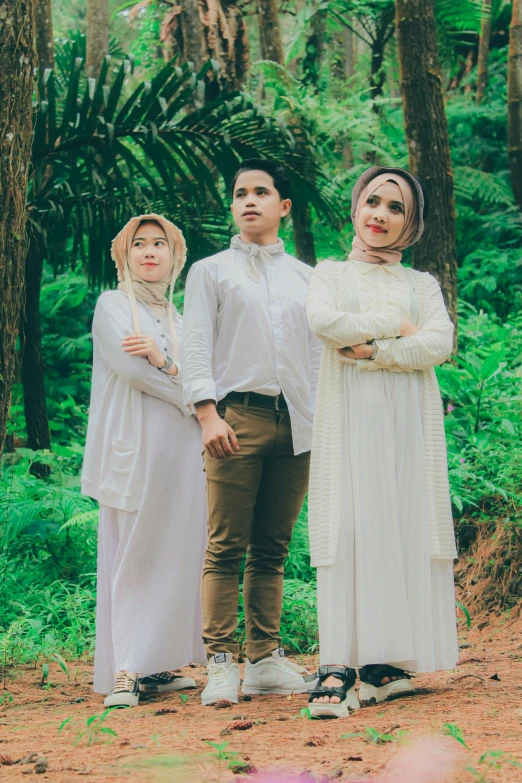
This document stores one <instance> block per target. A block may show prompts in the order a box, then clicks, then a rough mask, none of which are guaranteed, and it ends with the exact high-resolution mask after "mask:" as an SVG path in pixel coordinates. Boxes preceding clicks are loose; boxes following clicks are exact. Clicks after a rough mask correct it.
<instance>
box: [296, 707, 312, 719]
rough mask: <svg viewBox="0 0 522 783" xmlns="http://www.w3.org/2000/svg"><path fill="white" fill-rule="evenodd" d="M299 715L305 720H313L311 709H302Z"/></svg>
mask: <svg viewBox="0 0 522 783" xmlns="http://www.w3.org/2000/svg"><path fill="white" fill-rule="evenodd" d="M299 715H300V716H301V718H303V720H312V713H311V712H310V708H309V707H301V709H300V710H299Z"/></svg>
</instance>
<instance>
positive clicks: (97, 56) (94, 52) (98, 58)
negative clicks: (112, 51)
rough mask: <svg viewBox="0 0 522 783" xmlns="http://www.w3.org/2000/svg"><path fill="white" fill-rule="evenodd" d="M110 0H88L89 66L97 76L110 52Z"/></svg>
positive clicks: (93, 74)
mask: <svg viewBox="0 0 522 783" xmlns="http://www.w3.org/2000/svg"><path fill="white" fill-rule="evenodd" d="M109 34H110V20H109V0H87V68H88V69H89V72H90V75H91V76H94V77H95V78H97V77H98V76H99V74H100V70H101V67H102V65H103V60H104V58H105V56H106V55H107V54H109Z"/></svg>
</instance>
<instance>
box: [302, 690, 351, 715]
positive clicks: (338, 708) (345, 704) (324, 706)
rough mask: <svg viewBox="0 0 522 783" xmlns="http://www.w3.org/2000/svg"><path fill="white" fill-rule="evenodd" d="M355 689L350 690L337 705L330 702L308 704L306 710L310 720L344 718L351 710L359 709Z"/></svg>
mask: <svg viewBox="0 0 522 783" xmlns="http://www.w3.org/2000/svg"><path fill="white" fill-rule="evenodd" d="M360 706H361V705H360V704H359V699H358V698H357V692H356V690H355V688H350V690H349V691H348V693H347V694H346V699H345V700H344V701H341V702H339V703H338V704H332V703H331V702H322V703H321V702H309V703H308V709H309V710H310V715H311V716H312V718H346V716H347V715H349V714H350V712H351V711H353V710H358V709H359V708H360Z"/></svg>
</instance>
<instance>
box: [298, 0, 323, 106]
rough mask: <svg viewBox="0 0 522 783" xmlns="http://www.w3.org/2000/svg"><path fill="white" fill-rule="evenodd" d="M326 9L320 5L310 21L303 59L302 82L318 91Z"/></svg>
mask: <svg viewBox="0 0 522 783" xmlns="http://www.w3.org/2000/svg"><path fill="white" fill-rule="evenodd" d="M327 18H328V7H327V6H326V5H323V4H321V5H320V6H319V8H318V9H317V11H316V12H315V14H314V15H313V16H312V18H311V20H310V34H309V36H308V38H307V39H306V44H305V52H306V54H305V56H304V58H303V74H304V78H303V81H304V83H305V84H311V85H312V86H313V87H314V88H315V91H316V92H318V91H319V82H320V78H321V68H322V64H323V57H324V52H325V43H326V41H325V38H326V21H327Z"/></svg>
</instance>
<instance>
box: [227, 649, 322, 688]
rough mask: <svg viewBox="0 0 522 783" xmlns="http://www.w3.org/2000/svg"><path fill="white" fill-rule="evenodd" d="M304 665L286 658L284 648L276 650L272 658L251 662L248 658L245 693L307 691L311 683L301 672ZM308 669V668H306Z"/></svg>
mask: <svg viewBox="0 0 522 783" xmlns="http://www.w3.org/2000/svg"><path fill="white" fill-rule="evenodd" d="M301 671H302V667H301V666H298V665H297V664H295V663H292V661H289V660H288V659H287V658H285V653H284V650H283V648H282V647H281V648H279V649H278V650H274V652H273V653H272V655H271V656H270V658H263V660H262V661H258V662H257V663H250V661H249V660H248V658H247V662H246V666H245V678H244V680H243V687H242V689H241V690H242V691H243V693H249V694H255V693H280V694H281V695H286V694H291V693H306V692H307V691H308V690H309V688H310V683H308V682H306V681H305V679H304V677H303V675H302V674H301ZM305 671H306V670H305Z"/></svg>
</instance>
